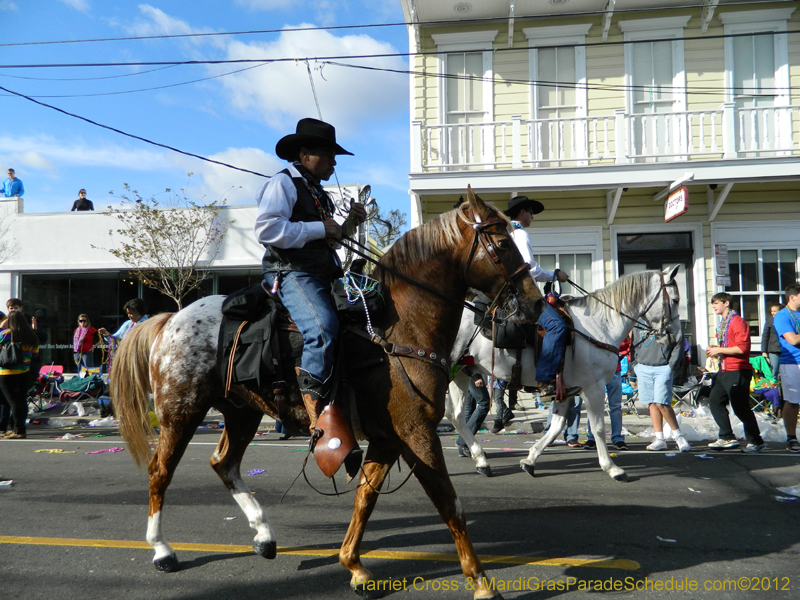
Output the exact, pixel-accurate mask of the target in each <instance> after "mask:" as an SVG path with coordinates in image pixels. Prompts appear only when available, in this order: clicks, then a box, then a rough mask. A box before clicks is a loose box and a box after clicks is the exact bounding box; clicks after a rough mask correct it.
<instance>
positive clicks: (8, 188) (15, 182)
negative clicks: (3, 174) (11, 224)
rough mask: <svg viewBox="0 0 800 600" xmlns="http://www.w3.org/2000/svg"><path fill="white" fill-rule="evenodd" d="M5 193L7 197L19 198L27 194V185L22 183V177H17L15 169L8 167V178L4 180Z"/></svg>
mask: <svg viewBox="0 0 800 600" xmlns="http://www.w3.org/2000/svg"><path fill="white" fill-rule="evenodd" d="M3 194H4V195H5V197H6V198H15V199H17V200H19V197H20V196H24V195H25V186H24V185H22V180H21V179H17V176H16V173H15V171H14V169H8V179H6V180H5V181H4V182H3Z"/></svg>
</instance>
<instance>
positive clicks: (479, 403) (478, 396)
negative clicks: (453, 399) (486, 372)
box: [456, 375, 490, 447]
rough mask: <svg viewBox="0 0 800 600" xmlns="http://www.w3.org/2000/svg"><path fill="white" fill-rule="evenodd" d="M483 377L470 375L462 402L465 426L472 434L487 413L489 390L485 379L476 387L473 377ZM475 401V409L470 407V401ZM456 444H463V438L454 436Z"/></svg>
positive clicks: (475, 431) (476, 430)
mask: <svg viewBox="0 0 800 600" xmlns="http://www.w3.org/2000/svg"><path fill="white" fill-rule="evenodd" d="M476 378H481V379H483V377H482V376H481V375H474V376H472V380H471V381H470V382H469V393H468V394H467V398H466V401H465V402H464V418H465V419H466V420H467V428H468V429H469V430H470V432H471V433H472V435H475V434H476V433H477V432H478V429H479V428H480V426H481V423H483V421H484V419H486V415H488V414H489V404H490V402H489V390H488V389H486V380H485V379H484V380H483V386H482V387H478V386H477V385H475V379H476ZM473 402H474V403H475V409H474V410H473V408H472V403H473ZM456 444H457V445H459V446H465V447H466V444H465V443H464V440H462V439H461V437H460V436H459V437H457V438H456Z"/></svg>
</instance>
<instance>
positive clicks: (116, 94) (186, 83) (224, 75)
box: [30, 60, 271, 98]
mask: <svg viewBox="0 0 800 600" xmlns="http://www.w3.org/2000/svg"><path fill="white" fill-rule="evenodd" d="M270 62H271V61H268V60H266V61H264V62H262V63H261V64H258V65H252V66H250V67H244V68H243V69H236V70H235V71H229V72H227V73H221V74H219V75H211V76H209V77H202V78H200V79H192V80H191V81H181V82H179V83H170V84H166V85H159V86H156V87H149V88H141V89H138V90H123V91H120V92H97V93H94V94H52V95H42V94H37V95H31V96H30V98H92V97H95V96H119V95H122V94H136V93H139V92H152V91H155V90H163V89H167V88H173V87H179V86H182V85H189V84H191V83H199V82H201V81H208V80H209V79H219V78H220V77H227V76H228V75H234V74H235V73H241V72H242V71H249V70H250V69H257V68H258V67H263V66H264V65H266V64H269V63H270ZM154 70H158V69H154Z"/></svg>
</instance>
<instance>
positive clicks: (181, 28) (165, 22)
mask: <svg viewBox="0 0 800 600" xmlns="http://www.w3.org/2000/svg"><path fill="white" fill-rule="evenodd" d="M139 12H140V13H141V14H142V17H143V18H142V19H139V20H137V21H136V22H134V23H132V24H130V25H127V26H126V27H125V30H126V31H127V32H128V33H130V34H131V35H135V36H154V35H189V34H193V33H215V32H216V30H215V29H212V28H210V27H192V26H191V25H190V24H189V23H187V22H186V21H182V20H180V19H176V18H175V17H171V16H169V15H168V14H167V13H165V12H164V11H163V10H161V9H159V8H155V7H154V6H150V5H149V4H140V5H139ZM221 37H222V36H208V37H205V36H204V37H193V38H187V39H185V40H183V41H184V42H188V43H191V44H193V45H198V44H203V43H211V44H213V45H215V46H218V47H224V42H223V41H222V39H221Z"/></svg>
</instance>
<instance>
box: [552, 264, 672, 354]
mask: <svg viewBox="0 0 800 600" xmlns="http://www.w3.org/2000/svg"><path fill="white" fill-rule="evenodd" d="M567 283H569V284H570V285H572V287H574V288H575V289H576V290H578V291H580V292H583V295H584V296H589V295H590V293H589V292H587V291H586V290H585V289H583V288H582V287H581V286H579V285H578V284H577V283H575V282H574V281H572V280H571V279H567ZM659 296H661V302H662V303H661V326H660V327H659V328H658V329H654V328H653V327H651V326H650V325H649V324H647V323H646V322H644V321H642V320H641V319H640V318H634V317H632V316H630V315H627V314H625V313H624V312H622V311H621V310H620V309H618V308H616V307H614V306H611V305H610V304H608V303H607V302H603V301H602V300H600V299H599V298H597V297H596V296H592V298H593V299H594V300H595V302H598V303H600V304H602V305H603V306H607V307H608V308H610V309H612V310H613V311H615V312H616V313H618V314H619V315H621V316H623V317H625V318H626V319H630V320H631V321H633V326H634V327H636V328H637V329H641V330H644V331H646V332H647V335H648V337H649V336H650V335H653V334H658V333H660V332H665V333H666V328H667V326H666V323H667V320H666V315H667V311H669V314H670V319H669V320H670V321H671V320H672V309H671V308H670V306H669V301H668V299H667V284H666V283H664V274H663V273H661V287H660V289H659V291H658V293H657V294H656V295H655V296H653V299H652V300H651V301H650V304H648V305H647V308H645V309H644V310H643V311H642V314H643V315H644V314H647V312H648V311H649V310H650V309H651V308H653V305H654V304H655V303H656V300H658V297H659ZM576 333H579V332H577V331H576ZM581 335H583V336H584V337H587V339H590V338H588V336H586V335H585V334H583V333H581ZM667 337H671V336H670V335H669V333H667Z"/></svg>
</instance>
